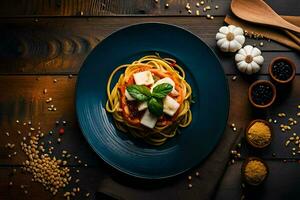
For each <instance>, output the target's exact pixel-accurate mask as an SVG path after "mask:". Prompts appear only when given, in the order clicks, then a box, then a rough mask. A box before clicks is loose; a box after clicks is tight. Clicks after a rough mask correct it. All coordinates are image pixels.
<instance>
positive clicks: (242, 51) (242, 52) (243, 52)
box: [238, 49, 247, 56]
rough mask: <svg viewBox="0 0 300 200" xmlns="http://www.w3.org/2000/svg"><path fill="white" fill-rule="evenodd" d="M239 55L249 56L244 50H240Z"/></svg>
mask: <svg viewBox="0 0 300 200" xmlns="http://www.w3.org/2000/svg"><path fill="white" fill-rule="evenodd" d="M238 54H242V55H244V56H246V55H247V54H246V51H245V50H244V49H240V50H239V52H238Z"/></svg>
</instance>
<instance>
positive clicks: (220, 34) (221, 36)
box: [216, 33, 226, 40]
mask: <svg viewBox="0 0 300 200" xmlns="http://www.w3.org/2000/svg"><path fill="white" fill-rule="evenodd" d="M225 37H226V35H225V34H224V33H217V35H216V40H219V39H222V38H225Z"/></svg>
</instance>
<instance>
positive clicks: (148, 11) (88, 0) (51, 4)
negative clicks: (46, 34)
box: [0, 0, 300, 17]
mask: <svg viewBox="0 0 300 200" xmlns="http://www.w3.org/2000/svg"><path fill="white" fill-rule="evenodd" d="M196 2H200V1H199V0H159V3H155V1H154V0H130V1H129V0H48V1H46V0H43V1H38V0H10V1H1V2H0V17H23V16H82V15H83V16H112V15H113V16H116V15H161V16H162V15H172V16H174V15H175V16H190V15H195V12H196V11H195V10H196V9H198V8H197V7H196ZM204 2H205V5H204V6H206V5H210V6H211V7H212V8H213V9H212V10H210V11H209V12H203V6H201V7H200V9H199V10H200V15H202V16H203V15H206V14H207V13H209V14H213V15H215V16H224V15H226V14H228V11H229V7H230V2H231V1H230V0H213V1H211V0H205V1H204ZM266 2H267V3H268V4H269V5H270V6H271V7H272V8H273V9H274V10H275V11H276V12H278V13H279V14H286V15H299V6H300V5H299V4H298V0H289V1H288V2H287V1H286V0H267V1H266ZM166 3H168V4H169V8H168V9H166V8H165V4H166ZM187 3H190V5H191V10H192V11H193V13H192V14H189V13H188V12H187V10H186V8H185V6H186V4H187ZM215 5H219V9H217V10H216V9H214V7H215ZM290 5H293V6H290Z"/></svg>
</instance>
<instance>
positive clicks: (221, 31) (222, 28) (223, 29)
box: [219, 26, 229, 34]
mask: <svg viewBox="0 0 300 200" xmlns="http://www.w3.org/2000/svg"><path fill="white" fill-rule="evenodd" d="M219 32H220V33H223V34H227V33H228V32H229V30H228V27H227V26H222V27H221V28H220V29H219Z"/></svg>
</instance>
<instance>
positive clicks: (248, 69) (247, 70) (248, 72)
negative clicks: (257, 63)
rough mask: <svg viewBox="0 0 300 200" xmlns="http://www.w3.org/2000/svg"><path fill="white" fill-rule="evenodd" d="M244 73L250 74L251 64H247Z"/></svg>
mask: <svg viewBox="0 0 300 200" xmlns="http://www.w3.org/2000/svg"><path fill="white" fill-rule="evenodd" d="M246 73H247V74H252V66H251V64H247V69H246Z"/></svg>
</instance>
